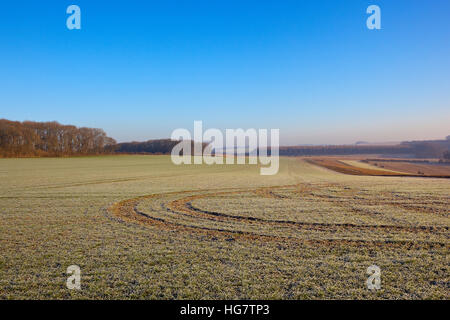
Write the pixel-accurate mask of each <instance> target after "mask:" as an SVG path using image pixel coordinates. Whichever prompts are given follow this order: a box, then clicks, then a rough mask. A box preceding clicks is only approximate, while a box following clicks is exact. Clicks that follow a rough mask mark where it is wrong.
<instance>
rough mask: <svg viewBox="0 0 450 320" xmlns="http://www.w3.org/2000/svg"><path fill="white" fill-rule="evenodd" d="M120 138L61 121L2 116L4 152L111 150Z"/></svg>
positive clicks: (43, 153) (0, 149)
mask: <svg viewBox="0 0 450 320" xmlns="http://www.w3.org/2000/svg"><path fill="white" fill-rule="evenodd" d="M115 144H116V141H115V140H114V139H112V138H110V137H108V136H106V133H105V132H104V131H103V130H102V129H95V128H77V127H75V126H72V125H62V124H59V123H58V122H32V121H24V122H18V121H9V120H5V119H0V156H2V157H22V156H24V157H29V156H66V155H91V154H102V153H106V152H109V148H108V147H110V146H112V145H115Z"/></svg>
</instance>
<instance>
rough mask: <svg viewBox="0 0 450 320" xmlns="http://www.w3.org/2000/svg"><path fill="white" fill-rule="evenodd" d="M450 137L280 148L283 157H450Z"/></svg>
mask: <svg viewBox="0 0 450 320" xmlns="http://www.w3.org/2000/svg"><path fill="white" fill-rule="evenodd" d="M449 150H450V136H449V137H447V139H445V140H429V141H408V142H402V143H400V144H397V145H384V146H383V145H340V146H333V145H331V146H298V147H280V155H282V156H321V155H353V154H382V155H391V156H403V157H413V158H441V159H445V158H446V157H448V153H449Z"/></svg>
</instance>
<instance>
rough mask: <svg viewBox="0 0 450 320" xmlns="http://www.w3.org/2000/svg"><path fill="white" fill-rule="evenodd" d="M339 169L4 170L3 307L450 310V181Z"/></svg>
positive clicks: (102, 166)
mask: <svg viewBox="0 0 450 320" xmlns="http://www.w3.org/2000/svg"><path fill="white" fill-rule="evenodd" d="M325 164H327V165H328V168H327V167H326V166H324V165H321V164H320V163H315V162H313V161H305V160H303V159H300V158H282V159H281V164H280V171H279V173H278V174H277V175H275V176H261V175H259V168H258V167H257V166H253V165H245V166H243V165H228V166H219V165H213V166H207V165H186V166H175V165H173V164H172V163H171V161H170V157H169V156H104V157H85V158H82V157H80V158H58V159H57V158H53V159H52V158H40V159H0V215H1V216H0V298H1V299H7V298H31V299H46V298H62V299H65V298H89V299H90V298H99V299H113V298H130V299H174V298H175V299H256V298H257V299H324V298H327V299H333V298H344V299H353V298H362V299H375V298H377V299H379V298H390V299H392V298H395V299H419V298H438V299H448V298H450V297H449V288H450V279H449V265H450V263H449V262H450V258H449V257H450V255H449V249H450V241H449V230H448V228H449V225H450V219H449V202H450V180H449V179H438V178H422V177H411V176H400V175H397V174H393V175H392V176H391V175H390V174H386V175H384V174H383V175H381V176H376V175H375V176H363V175H358V174H345V173H342V172H345V171H342V172H336V171H332V170H330V167H331V166H332V165H333V166H336V163H335V162H332V163H331V162H327V163H325ZM345 164H347V165H348V166H351V167H354V166H353V165H355V164H353V163H348V162H347V163H346V162H338V165H337V166H338V167H339V169H340V170H343V169H341V168H342V167H343V168H345V169H346V170H348V166H345ZM358 167H359V168H363V169H364V170H365V172H367V170H376V168H375V169H373V168H371V167H370V168H366V167H364V165H363V164H362V165H358ZM331 169H332V168H331ZM352 170H353V169H352ZM385 170H386V172H394V170H392V171H391V170H388V169H385ZM338 171H339V170H338ZM74 264H75V265H78V266H80V268H81V290H80V291H76V290H68V289H67V287H66V280H67V277H68V276H69V275H67V274H66V269H67V267H68V266H69V265H74ZM371 265H377V266H379V267H380V269H381V289H380V290H376V291H370V290H368V289H367V285H366V279H367V278H368V276H369V275H367V274H366V270H367V268H368V267H369V266H371Z"/></svg>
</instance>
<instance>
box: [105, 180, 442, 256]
mask: <svg viewBox="0 0 450 320" xmlns="http://www.w3.org/2000/svg"><path fill="white" fill-rule="evenodd" d="M293 187H295V188H297V187H299V185H286V186H275V187H264V188H256V189H231V190H228V191H223V189H222V190H216V191H215V192H211V190H197V191H182V192H169V193H161V194H152V195H147V196H141V197H136V198H132V199H126V200H123V201H120V202H117V203H115V204H113V205H112V206H111V207H109V208H108V209H107V211H108V212H109V213H110V214H112V215H113V216H115V217H116V218H119V219H121V220H124V221H128V222H133V223H139V224H142V225H150V226H153V227H156V228H157V229H160V230H172V231H181V232H188V233H202V234H205V235H208V236H211V237H228V238H231V239H234V238H236V239H243V240H265V241H282V242H284V241H295V242H302V243H310V244H322V245H331V244H345V245H356V246H383V247H384V246H402V247H404V246H406V247H415V246H420V247H423V246H425V247H429V248H433V247H445V246H447V244H446V243H443V242H439V241H423V240H422V241H420V240H417V241H415V240H414V241H413V240H366V239H346V238H331V239H327V238H326V239H306V238H301V237H293V236H288V235H282V236H280V235H273V234H266V233H262V232H254V231H248V230H238V229H233V225H225V227H221V226H217V225H216V226H214V225H213V226H210V225H208V224H205V225H196V224H193V222H192V221H195V220H196V221H198V222H199V223H200V222H201V221H203V220H205V219H206V220H208V221H214V222H225V223H227V222H228V223H230V222H232V221H234V222H242V223H244V224H246V223H250V224H252V226H254V224H255V223H257V224H258V225H261V226H263V225H264V226H267V225H269V226H270V225H279V226H283V227H289V228H295V229H297V230H298V229H301V230H308V231H310V230H314V231H319V232H329V233H330V234H333V233H335V232H336V231H338V230H339V231H342V230H344V231H361V230H363V231H379V230H382V231H383V232H410V233H422V234H423V233H434V232H444V233H446V232H448V227H429V226H395V225H358V224H353V223H340V224H333V223H319V222H317V223H316V222H299V221H289V220H270V219H262V218H258V217H249V216H240V215H230V214H226V213H221V212H215V211H208V210H203V209H201V208H198V207H195V206H194V205H193V204H192V201H193V200H195V199H205V198H206V199H207V198H208V197H214V196H223V195H239V194H245V193H254V194H257V195H260V196H262V197H268V198H272V197H274V196H275V197H276V198H277V199H284V198H288V197H286V196H283V197H278V196H277V195H276V194H275V193H274V191H275V190H280V189H289V188H293ZM300 187H304V186H300ZM307 188H308V189H310V188H311V186H307ZM180 196H181V198H177V197H180ZM170 197H176V199H167V198H170ZM152 199H154V201H152V203H158V204H159V205H160V208H159V210H162V211H158V210H156V209H155V210H153V211H150V212H143V211H142V210H139V209H138V206H139V204H140V203H141V202H142V201H145V200H152ZM161 201H162V203H159V202H161ZM164 211H165V213H164ZM168 213H170V214H171V216H165V215H167V214H168ZM177 217H179V219H178V218H177ZM183 217H184V218H183ZM183 219H184V220H183ZM189 219H191V221H189ZM192 219H194V220H192ZM186 220H187V221H186ZM266 230H267V229H266ZM269 230H270V229H269ZM300 235H301V234H300Z"/></svg>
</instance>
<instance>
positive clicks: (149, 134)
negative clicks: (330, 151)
mask: <svg viewBox="0 0 450 320" xmlns="http://www.w3.org/2000/svg"><path fill="white" fill-rule="evenodd" d="M70 4H77V5H79V6H80V8H81V20H82V22H81V24H82V29H81V30H68V29H67V28H66V18H67V17H68V15H67V14H66V8H67V7H68V6H69V5H70ZM370 4H376V5H379V6H380V8H381V14H382V17H381V18H382V21H381V24H382V30H373V31H372V30H368V29H367V28H366V19H367V17H368V15H367V14H366V8H367V7H368V6H369V5H370ZM449 57H450V1H448V0H433V1H425V0H408V1H402V0H389V1H381V0H371V1H359V0H345V1H344V0H335V1H323V0H309V1H300V0H296V1H262V0H259V1H244V0H240V1H234V0H227V1H215V0H208V1H170V0H169V1H134V0H128V1H120V0H119V1H85V0H73V1H61V0H58V1H20V0H16V1H4V2H2V4H1V7H0V118H7V119H11V120H21V121H22V120H36V121H50V120H56V121H59V122H61V123H64V124H75V125H78V126H90V127H100V128H103V129H105V131H106V132H107V133H108V134H109V135H110V136H112V137H114V138H116V139H117V140H119V141H126V140H146V139H151V138H162V137H169V136H170V134H171V132H172V130H174V129H176V128H178V127H184V128H188V129H190V130H192V127H193V121H194V120H203V122H204V126H205V127H208V128H210V127H216V128H221V129H224V128H239V127H242V128H252V127H254V128H269V129H270V128H279V129H280V135H281V143H282V144H285V145H286V144H307V143H314V144H322V143H324V144H326V143H330V144H331V143H353V142H355V141H357V140H368V141H398V140H405V139H424V138H441V137H445V136H446V135H448V134H450V130H449V125H448V124H449V123H450V58H449Z"/></svg>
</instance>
